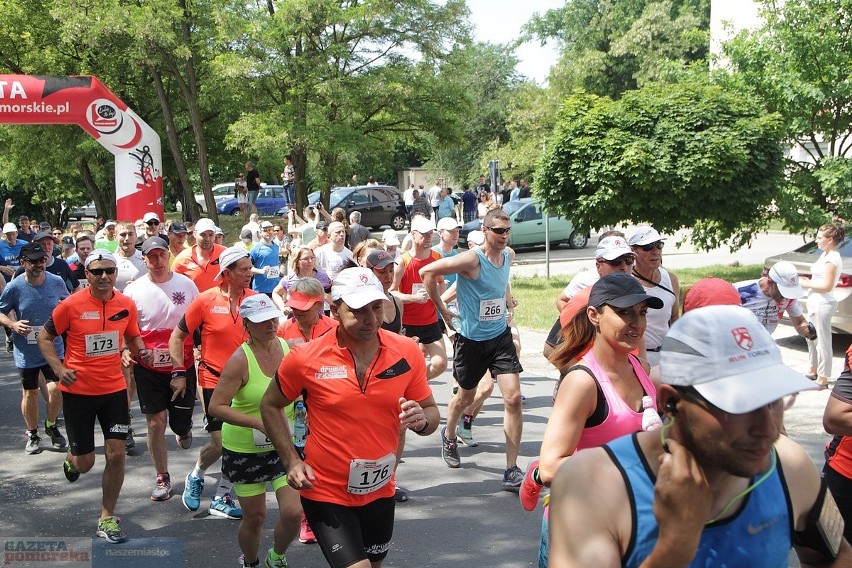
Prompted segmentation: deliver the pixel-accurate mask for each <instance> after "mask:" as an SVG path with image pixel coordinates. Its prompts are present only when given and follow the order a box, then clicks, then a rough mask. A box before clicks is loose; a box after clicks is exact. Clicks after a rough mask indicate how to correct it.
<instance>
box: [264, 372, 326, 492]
mask: <svg viewBox="0 0 852 568" xmlns="http://www.w3.org/2000/svg"><path fill="white" fill-rule="evenodd" d="M292 402H293V401H292V400H288V399H287V397H285V396H284V394H282V392H281V389H280V387H279V386H278V378H277V377H276V378H273V379H272V382H270V383H269V388H267V389H266V393H265V394H264V395H263V398H262V399H261V401H260V417H261V419H262V420H263V427H264V430H265V433H266V437H267V438H269V440H270V441H271V442H272V445H273V446H274V447H275V451H276V452H278V456H279V457H280V458H281V461H282V462H283V463H284V469H286V470H287V484H288V485H289V486H290V487H292V488H293V489H307V488H311V487H313V482H314V481H315V480H316V478H315V477H314V471H313V469H312V468H311V466H309V465H308V464H306V463H305V462H303V461H302V459H301V458H300V457H299V454H298V453H296V448H295V447H294V446H293V433H292V432H291V431H290V426H289V425H288V424H287V419H286V417H285V416H284V408H285V407H287V406H289V405H290V404H291V403H292Z"/></svg>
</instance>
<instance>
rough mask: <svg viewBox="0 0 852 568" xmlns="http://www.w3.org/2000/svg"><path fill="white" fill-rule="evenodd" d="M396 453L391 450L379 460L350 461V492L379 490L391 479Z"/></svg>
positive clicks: (348, 489) (360, 493)
mask: <svg viewBox="0 0 852 568" xmlns="http://www.w3.org/2000/svg"><path fill="white" fill-rule="evenodd" d="M394 464H396V455H395V454H394V453H393V452H391V453H389V454H388V455H386V456H385V457H383V458H379V459H377V460H363V459H357V458H356V459H353V460H352V461H351V462H350V463H349V486H348V487H347V488H346V490H347V491H349V493H353V494H355V495H366V494H367V493H372V492H373V491H378V490H379V489H381V488H382V487H384V486H385V484H387V482H388V481H390V478H391V475H393V466H394Z"/></svg>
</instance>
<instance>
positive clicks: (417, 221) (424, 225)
mask: <svg viewBox="0 0 852 568" xmlns="http://www.w3.org/2000/svg"><path fill="white" fill-rule="evenodd" d="M411 230H412V231H417V232H418V233H421V234H423V233H428V232H429V231H434V230H435V223H433V222H432V219H427V218H426V217H421V216H417V217H415V218H414V220H413V221H411Z"/></svg>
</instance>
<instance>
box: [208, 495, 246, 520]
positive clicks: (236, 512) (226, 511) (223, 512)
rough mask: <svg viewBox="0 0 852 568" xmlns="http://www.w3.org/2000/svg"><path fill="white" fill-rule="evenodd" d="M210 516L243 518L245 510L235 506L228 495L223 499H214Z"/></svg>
mask: <svg viewBox="0 0 852 568" xmlns="http://www.w3.org/2000/svg"><path fill="white" fill-rule="evenodd" d="M210 514H211V515H213V516H214V517H222V518H225V519H242V518H243V510H242V509H240V508H239V507H237V506H236V505H234V500H233V499H232V498H231V496H230V495H229V494H228V493H225V495H223V496H222V497H213V499H212V500H211V501H210Z"/></svg>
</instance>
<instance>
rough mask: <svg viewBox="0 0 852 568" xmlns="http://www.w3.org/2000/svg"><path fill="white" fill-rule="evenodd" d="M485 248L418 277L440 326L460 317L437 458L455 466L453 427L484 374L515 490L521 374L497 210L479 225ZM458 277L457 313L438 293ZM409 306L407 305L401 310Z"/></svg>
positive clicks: (505, 225)
mask: <svg viewBox="0 0 852 568" xmlns="http://www.w3.org/2000/svg"><path fill="white" fill-rule="evenodd" d="M482 230H483V231H484V232H485V244H483V245H482V246H481V247H476V248H473V249H471V250H468V251H465V252H463V253H461V254H458V255H456V256H454V257H452V258H445V259H442V260H439V261H437V262H433V263H432V264H429V265H428V266H425V267H424V268H423V269H421V271H420V274H421V276H422V277H423V282H424V283H425V285H426V290H427V291H428V293H429V297H430V298H431V299H432V301H433V302H435V305H436V306H438V310H439V311H440V312H441V314H442V315H443V316H444V321H445V322H450V323H451V324H452V320H453V318H455V317H458V318H459V319H460V327H459V329H457V330H456V331H457V333H456V340H455V355H454V357H453V376H454V377H455V379H456V382H458V384H459V390H458V392H457V393H456V394H455V395H454V396H453V398H452V399H451V400H450V404H449V407H448V409H447V425H446V427H445V428H444V429H443V430H442V432H441V438H442V446H441V456H442V457H443V458H444V462H445V463H446V464H447V466H449V467H454V468H455V467H459V466H460V465H461V459H460V457H459V450H458V445H457V442H456V434H457V432H456V428H457V426H458V423H459V419H460V418H461V414H462V412H463V411H464V409H465V408H466V407H468V406H470V405H471V403H473V400H474V396H475V394H476V387H477V385H478V384H479V381H480V379H482V376H483V375H484V374H485V372H486V371H490V372H491V373H492V374H493V375H494V376H495V377H496V379H497V385H498V386H499V387H500V392H501V394H502V395H503V406H504V411H503V432H504V434H505V435H506V470H505V471H504V472H503V488H504V489H506V490H508V491H517V490H518V488H519V487H520V486H521V482H522V481H523V479H524V473H523V472H522V471H521V469H520V468H519V467H518V464H517V461H518V450H519V447H520V443H521V434H522V431H523V427H524V422H523V421H524V418H523V412H522V407H521V384H520V373H521V372H522V371H523V367H521V362H520V361H519V360H518V354H517V351H516V349H515V344H514V343H513V341H512V330H511V329H510V328H509V326H508V325H507V323H506V308H507V306H509V307H512V306H514V305H515V302H514V300H513V299H512V297H511V291H510V289H509V266H510V256H509V251H508V250H506V248H507V246H508V244H509V231H511V221H510V220H509V217H508V216H507V215H506V214H505V213H504V212H503V210H502V209H492V210H491V211H489V212H488V213H487V214H486V216H485V218H484V219H483V222H482ZM453 273H455V274H458V279H457V280H456V288H457V290H458V299H459V313H458V314H456V313H454V312H452V311H450V310H449V309H447V306H446V305H445V304H444V301H443V300H442V299H441V294H440V290H439V289H438V282H439V277H440V276H441V275H444V274H453ZM407 309H408V307H407V306H406V310H407Z"/></svg>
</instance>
